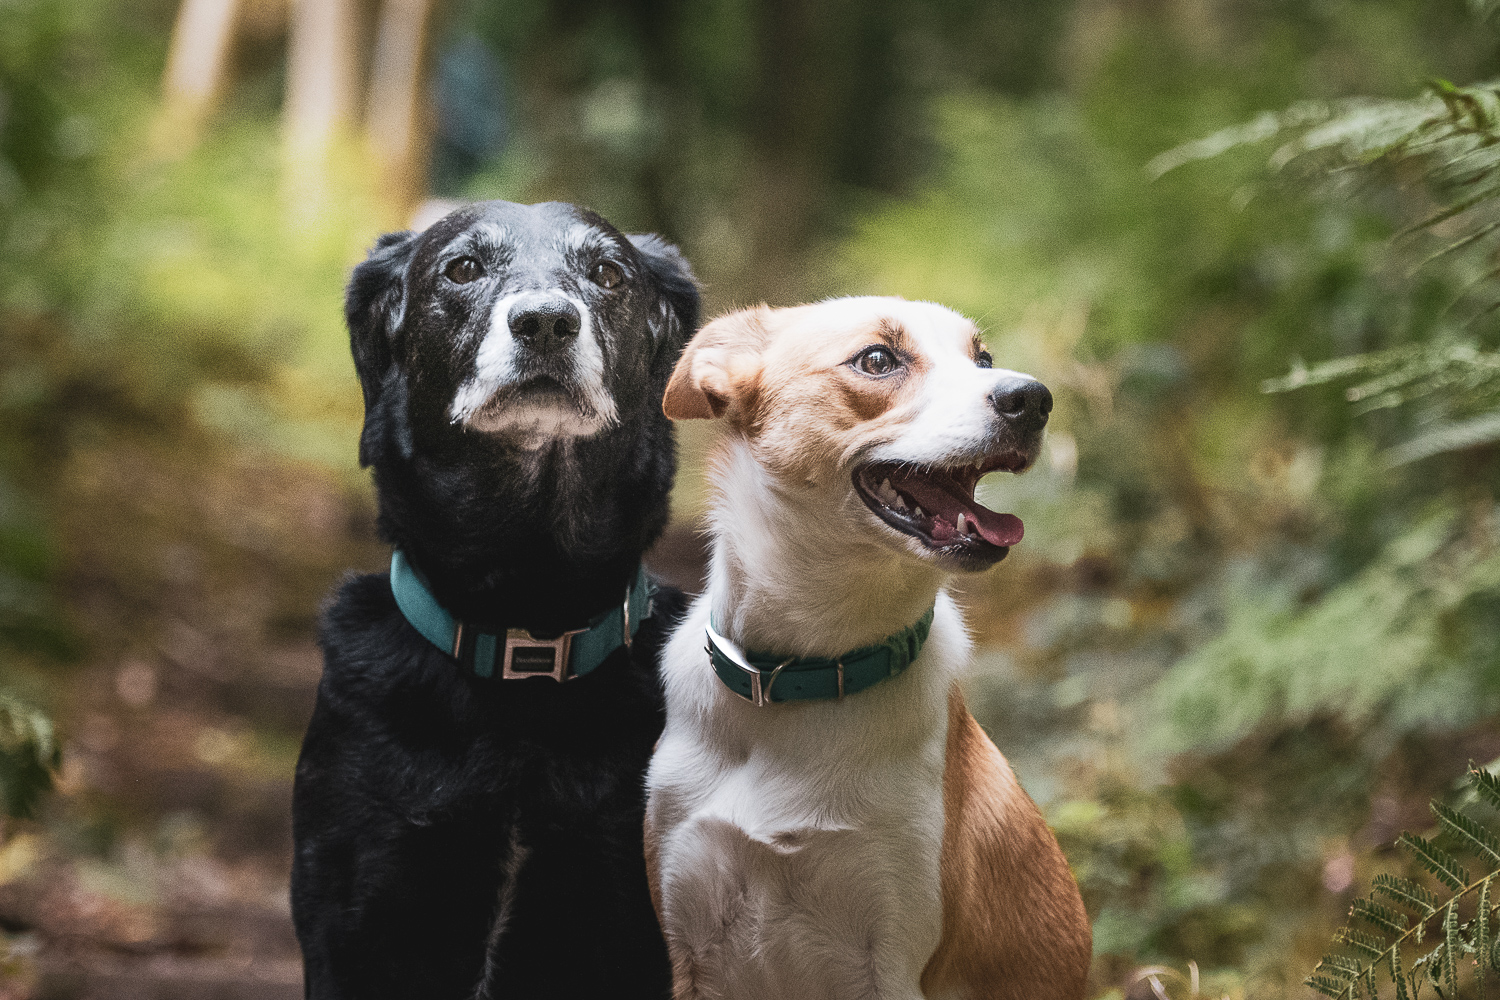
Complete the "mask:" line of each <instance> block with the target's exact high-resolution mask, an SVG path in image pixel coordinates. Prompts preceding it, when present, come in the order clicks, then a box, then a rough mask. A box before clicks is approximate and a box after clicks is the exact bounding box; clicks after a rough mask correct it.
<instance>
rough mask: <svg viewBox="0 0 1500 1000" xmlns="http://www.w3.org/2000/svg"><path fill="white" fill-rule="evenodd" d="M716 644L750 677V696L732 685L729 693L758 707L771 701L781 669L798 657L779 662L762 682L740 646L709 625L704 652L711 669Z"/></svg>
mask: <svg viewBox="0 0 1500 1000" xmlns="http://www.w3.org/2000/svg"><path fill="white" fill-rule="evenodd" d="M714 646H717V647H718V649H719V652H721V653H723V654H724V656H725V657H727V658H728V659H729V662H730V663H733V664H734V665H735V666H736V667H738V668H739V669H740V670H742V671H744V672H745V675H746V676H748V677H749V678H750V696H749V697H748V698H747V697H745V696H744V695H742V694H740V693H739V692H738V691H736V690H735V689H734V688H732V687H731V688H729V693H730V694H732V695H734V696H735V697H736V698H743V699H744V700H745V701H748V702H749V703H750V704H752V705H754V706H755V707H756V708H761V707H763V706H765V705H767V704H769V703H770V700H771V688H773V687H774V686H775V685H776V678H777V677H780V676H781V670H782V668H783V667H785V666H786V665H787V664H788V663H791V662H792V660H795V659H796V657H795V656H792V657H788V658H787V659H785V660H782V661H781V663H779V664H777V666H776V669H775V670H773V671H771V679H770V680H768V681H766V682H765V683H764V684H762V683H761V673H760V670H759V669H758V668H756V667H752V666H751V665H750V663H749V662H748V661H747V660H746V659H745V657H744V655H743V654H741V653H740V649H739V647H738V646H736V645H735V644H734V643H732V642H730V641H729V640H728V639H726V638H724V637H723V636H722V635H720V634H719V633H718V632H717V631H715V630H714V627H713V626H712V625H710V626H708V642H707V643H706V644H705V645H704V647H703V652H705V653H707V654H708V661H709V667H710V669H711V668H712V666H713V650H712V647H714ZM725 687H728V685H727V684H726V685H725Z"/></svg>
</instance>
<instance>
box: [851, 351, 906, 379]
mask: <svg viewBox="0 0 1500 1000" xmlns="http://www.w3.org/2000/svg"><path fill="white" fill-rule="evenodd" d="M854 367H855V368H857V369H859V370H860V371H862V372H864V373H865V374H866V375H874V376H876V377H877V378H878V377H879V376H881V375H889V374H890V373H891V372H893V371H895V370H896V369H897V368H900V367H901V362H900V361H898V360H897V359H896V354H895V352H894V351H892V350H891V349H890V348H889V347H880V346H875V347H866V348H865V349H864V350H863V351H860V352H859V354H858V355H856V356H855V358H854Z"/></svg>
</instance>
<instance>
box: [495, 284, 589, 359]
mask: <svg viewBox="0 0 1500 1000" xmlns="http://www.w3.org/2000/svg"><path fill="white" fill-rule="evenodd" d="M509 319H510V332H511V336H513V337H515V338H516V339H517V340H519V341H520V342H521V343H523V344H526V345H527V346H528V347H531V348H534V349H536V350H539V351H545V350H548V349H550V348H552V347H555V346H557V345H558V344H561V343H564V342H566V341H569V340H572V339H573V338H574V337H576V336H578V331H579V329H580V328H581V327H582V326H583V321H582V320H581V319H580V318H579V316H578V310H577V309H576V308H575V307H574V305H573V303H571V302H569V301H568V300H567V299H565V298H563V297H561V296H559V295H538V296H531V295H528V296H526V297H525V298H522V299H520V300H519V301H517V302H516V303H515V304H514V305H512V306H511V307H510V317H509Z"/></svg>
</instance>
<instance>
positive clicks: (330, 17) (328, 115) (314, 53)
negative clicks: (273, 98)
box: [282, 0, 356, 212]
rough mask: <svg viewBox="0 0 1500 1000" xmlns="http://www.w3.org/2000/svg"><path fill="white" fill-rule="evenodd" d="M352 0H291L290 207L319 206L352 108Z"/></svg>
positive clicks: (286, 133) (286, 141)
mask: <svg viewBox="0 0 1500 1000" xmlns="http://www.w3.org/2000/svg"><path fill="white" fill-rule="evenodd" d="M355 14H356V11H355V4H354V0H293V2H292V12H291V36H290V39H289V42H288V46H287V50H288V51H287V79H286V104H285V107H284V110H283V116H284V120H283V124H282V127H283V153H284V155H285V157H286V168H287V182H288V185H289V188H290V193H291V197H292V208H293V210H294V211H297V212H301V211H303V210H304V209H309V208H312V207H314V206H316V204H317V203H319V202H321V201H322V190H323V187H324V184H323V180H324V178H323V171H324V170H325V168H326V166H327V163H326V160H327V156H328V152H329V150H330V147H331V146H332V145H333V143H334V140H335V139H336V138H337V137H338V135H339V133H340V132H341V130H343V129H344V128H346V127H347V126H348V124H349V121H350V119H351V117H352V114H353V105H354V17H355Z"/></svg>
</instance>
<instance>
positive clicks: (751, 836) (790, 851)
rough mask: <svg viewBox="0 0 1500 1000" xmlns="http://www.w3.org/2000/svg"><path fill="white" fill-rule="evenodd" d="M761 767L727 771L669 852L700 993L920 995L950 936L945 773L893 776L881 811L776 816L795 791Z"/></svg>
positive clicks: (667, 890)
mask: <svg viewBox="0 0 1500 1000" xmlns="http://www.w3.org/2000/svg"><path fill="white" fill-rule="evenodd" d="M758 770H759V769H758V768H756V767H754V766H753V765H746V766H745V767H742V768H736V769H730V770H725V771H724V772H722V774H721V783H720V784H719V786H718V787H717V788H716V789H715V790H714V791H713V792H712V793H710V794H709V795H707V796H703V797H702V798H701V799H700V800H699V802H698V804H697V806H696V807H695V808H692V809H691V810H690V811H689V812H688V813H687V814H686V815H685V816H684V818H683V820H682V821H681V822H680V823H679V824H678V825H677V826H676V827H675V828H674V829H673V831H672V833H671V835H670V841H669V845H668V844H664V845H663V846H664V848H666V849H665V850H664V851H663V854H664V856H665V857H670V859H671V860H670V864H669V865H663V870H662V880H663V890H664V896H665V897H666V898H667V899H669V900H672V901H674V904H676V905H671V906H669V907H668V912H667V913H666V921H667V923H668V925H669V927H670V929H671V932H673V934H674V936H675V937H677V939H678V940H679V941H681V942H683V943H685V944H687V945H688V946H689V949H690V951H691V952H692V953H693V954H694V955H695V957H696V965H697V968H696V969H695V973H696V974H697V975H698V976H700V977H701V978H702V980H703V982H704V985H705V986H707V987H709V989H708V990H705V993H707V994H708V995H713V993H714V991H716V990H717V991H722V995H723V996H725V997H726V998H730V997H757V998H758V997H768V996H776V997H788V998H790V997H820V998H821V997H840V998H842V997H848V998H854V997H913V996H918V995H920V994H919V993H918V991H917V980H918V979H919V978H920V976H921V972H922V968H923V967H924V966H925V965H926V962H927V959H928V958H929V957H930V956H931V954H932V952H933V950H934V949H935V948H936V947H937V943H938V937H939V934H940V932H941V929H942V928H941V924H942V900H941V894H940V891H939V884H938V866H937V861H938V857H939V854H940V852H941V847H942V815H943V803H942V795H941V780H940V779H941V775H938V778H939V780H938V781H936V782H932V783H929V784H927V785H925V786H918V785H917V784H916V783H914V782H910V783H909V782H906V781H902V780H901V778H902V777H904V776H890V777H892V778H893V780H892V782H891V783H889V784H887V785H886V787H885V788H884V789H881V792H882V793H883V794H881V795H880V796H879V797H880V799H881V800H883V801H882V803H881V805H882V806H885V807H886V808H875V809H867V810H851V811H849V812H846V813H844V814H843V815H833V814H828V813H825V814H824V815H819V816H810V815H806V814H799V813H798V811H797V810H786V809H778V808H777V801H776V800H777V799H783V800H784V799H785V797H786V796H787V794H788V793H790V792H791V790H790V789H788V788H786V787H785V784H784V783H776V782H774V781H772V783H771V787H769V788H767V787H766V786H765V785H764V784H763V783H762V782H763V780H764V779H765V776H764V775H763V774H757V771H758ZM869 777H871V778H877V777H878V776H876V775H871V776H869ZM903 785H905V786H906V787H905V788H904V789H903V788H902V786H903ZM669 794H670V793H669ZM692 797H693V798H698V796H692ZM897 799H900V800H903V801H901V803H900V805H901V806H903V807H904V808H902V809H900V810H899V811H893V810H891V809H889V806H890V805H892V804H895V800H897Z"/></svg>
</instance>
